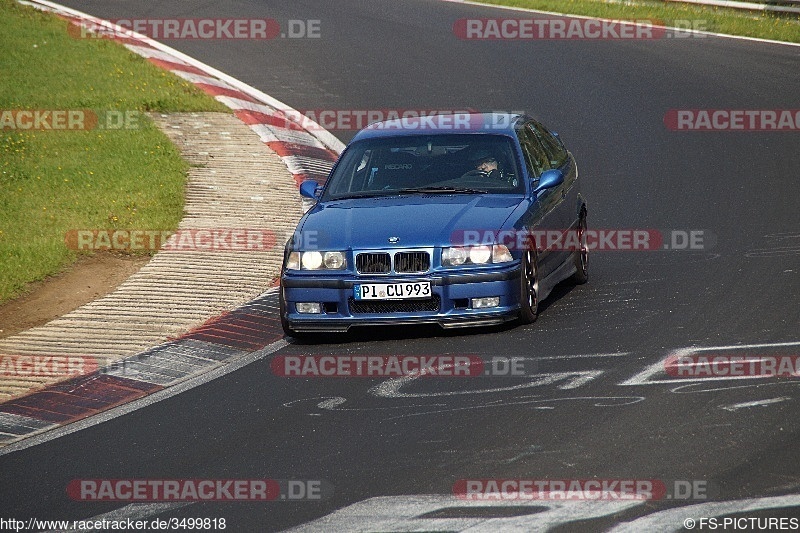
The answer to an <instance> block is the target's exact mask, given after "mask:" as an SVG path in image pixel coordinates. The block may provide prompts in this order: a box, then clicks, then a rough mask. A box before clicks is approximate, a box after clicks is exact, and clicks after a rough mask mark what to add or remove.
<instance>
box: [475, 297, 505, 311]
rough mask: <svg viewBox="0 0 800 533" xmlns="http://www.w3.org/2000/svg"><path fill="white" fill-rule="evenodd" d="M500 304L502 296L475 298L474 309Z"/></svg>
mask: <svg viewBox="0 0 800 533" xmlns="http://www.w3.org/2000/svg"><path fill="white" fill-rule="evenodd" d="M498 305H500V297H499V296H492V297H491V298H473V299H472V308H473V309H485V308H486V307H497V306H498Z"/></svg>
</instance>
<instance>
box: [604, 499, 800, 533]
mask: <svg viewBox="0 0 800 533" xmlns="http://www.w3.org/2000/svg"><path fill="white" fill-rule="evenodd" d="M796 505H800V495H798V494H788V495H786V496H775V497H772V498H750V499H746V500H733V501H727V502H708V503H701V504H697V505H687V506H684V507H676V508H674V509H667V510H666V511H659V512H657V513H653V514H650V515H647V516H643V517H641V518H637V519H636V520H633V521H632V522H624V523H622V524H619V525H617V526H616V527H614V528H612V529H611V530H610V531H609V532H608V533H639V532H640V531H683V530H684V528H683V524H684V520H687V519H689V518H691V519H692V520H693V521H694V524H695V526H697V525H699V521H700V518H701V517H706V518H708V517H719V516H724V515H728V514H733V513H736V514H740V513H747V512H752V511H760V510H762V509H778V508H781V507H793V506H796ZM719 525H720V526H722V523H720V524H719ZM693 527H694V526H693ZM708 528H709V525H708V522H706V523H705V527H703V528H697V529H698V530H701V529H702V530H703V531H705V530H707V529H708ZM689 529H692V528H689Z"/></svg>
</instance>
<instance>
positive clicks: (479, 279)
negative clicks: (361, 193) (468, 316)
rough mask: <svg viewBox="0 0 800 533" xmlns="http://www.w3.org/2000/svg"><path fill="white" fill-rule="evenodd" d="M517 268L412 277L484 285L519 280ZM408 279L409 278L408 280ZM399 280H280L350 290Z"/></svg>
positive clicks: (303, 286)
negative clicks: (363, 284) (488, 282)
mask: <svg viewBox="0 0 800 533" xmlns="http://www.w3.org/2000/svg"><path fill="white" fill-rule="evenodd" d="M519 273H520V270H519V268H518V267H517V268H514V269H511V270H504V271H502V272H486V273H484V272H476V273H469V274H452V275H445V276H437V277H431V278H424V275H418V276H414V280H415V281H419V280H420V279H423V280H424V279H427V280H429V281H430V282H431V285H433V286H434V287H436V286H445V285H459V284H464V283H484V282H487V281H510V280H513V279H517V278H519ZM409 279H410V278H409ZM395 282H398V283H399V282H400V281H399V280H395V279H392V280H381V279H372V278H370V279H363V280H359V281H347V280H343V279H313V278H310V279H303V278H300V277H288V276H286V275H284V276H283V277H282V278H281V283H282V284H283V287H285V288H287V289H352V288H353V287H354V286H355V285H356V284H357V283H395Z"/></svg>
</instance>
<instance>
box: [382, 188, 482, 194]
mask: <svg viewBox="0 0 800 533" xmlns="http://www.w3.org/2000/svg"><path fill="white" fill-rule="evenodd" d="M397 192H399V193H401V194H413V193H419V194H429V193H433V194H437V193H441V194H448V193H457V194H461V193H463V194H488V192H489V191H484V190H483V189H469V188H466V187H412V188H409V189H400V190H399V191H397Z"/></svg>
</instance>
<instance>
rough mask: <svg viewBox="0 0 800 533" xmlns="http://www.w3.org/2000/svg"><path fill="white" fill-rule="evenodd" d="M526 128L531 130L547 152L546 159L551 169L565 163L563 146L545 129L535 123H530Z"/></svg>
mask: <svg viewBox="0 0 800 533" xmlns="http://www.w3.org/2000/svg"><path fill="white" fill-rule="evenodd" d="M528 127H530V128H531V130H532V131H533V133H534V134H535V135H536V137H537V138H538V139H539V142H541V143H542V146H544V149H545V151H546V152H547V157H548V159H549V160H550V167H551V168H559V167H561V166H563V165H564V163H566V162H567V150H566V149H565V148H564V145H562V144H561V142H560V141H559V140H558V139H556V138H555V137H554V136H553V134H552V133H550V132H549V131H547V128H545V127H544V126H542V125H541V124H539V123H537V122H531V123H530V124H529V125H528Z"/></svg>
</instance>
